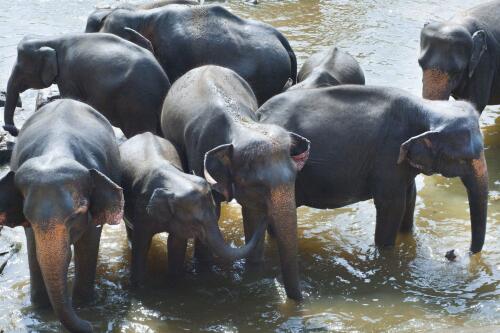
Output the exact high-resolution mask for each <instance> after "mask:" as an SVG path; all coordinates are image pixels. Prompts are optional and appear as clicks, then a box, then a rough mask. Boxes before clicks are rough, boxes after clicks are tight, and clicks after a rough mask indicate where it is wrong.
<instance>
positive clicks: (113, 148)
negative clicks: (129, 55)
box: [0, 99, 123, 332]
mask: <svg viewBox="0 0 500 333" xmlns="http://www.w3.org/2000/svg"><path fill="white" fill-rule="evenodd" d="M119 163H120V154H119V151H118V147H117V145H116V140H115V136H114V133H113V128H112V127H111V125H110V124H109V122H108V121H107V120H106V119H105V118H104V117H103V116H102V115H101V114H100V113H99V112H97V111H96V110H94V109H93V108H91V107H90V106H88V105H86V104H83V103H81V102H77V101H73V100H67V99H62V100H58V101H54V102H52V103H50V104H48V105H46V106H45V107H43V108H41V109H40V110H39V111H38V112H36V113H35V114H34V115H33V116H31V117H30V118H29V119H28V120H27V121H26V123H25V124H24V127H23V128H22V129H21V131H20V133H19V137H18V139H17V143H16V145H15V147H14V151H13V152H12V159H11V162H10V169H11V171H10V172H9V173H8V174H7V175H6V176H4V177H3V178H2V179H1V180H0V225H6V226H9V227H16V226H21V225H22V226H24V227H25V233H26V239H27V247H28V262H29V269H30V281H31V301H32V303H33V305H35V306H46V305H49V304H50V305H52V308H53V310H54V312H55V313H56V315H57V316H58V317H59V320H60V321H61V323H62V324H63V325H64V326H65V327H66V328H67V329H68V330H69V331H71V332H92V327H91V325H90V323H88V322H87V321H84V320H82V319H80V318H79V317H78V316H77V315H76V314H75V311H74V310H73V307H72V301H71V298H70V296H69V294H68V283H67V275H68V266H69V263H70V261H71V245H74V253H75V281H74V283H73V297H72V299H73V300H76V301H78V302H84V301H90V300H92V299H93V291H94V279H95V273H96V262H97V253H98V251H99V240H100V237H101V230H102V228H100V227H99V226H101V225H103V224H105V223H109V224H117V223H119V222H120V221H121V219H122V214H123V193H122V189H121V188H120V187H119V186H118V185H117V183H118V184H119V183H120V164H119ZM49 301H50V303H49Z"/></svg>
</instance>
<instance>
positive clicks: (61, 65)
mask: <svg viewBox="0 0 500 333" xmlns="http://www.w3.org/2000/svg"><path fill="white" fill-rule="evenodd" d="M144 42H145V43H147V44H149V45H150V43H149V41H147V40H144ZM145 46H147V45H145ZM53 83H56V84H57V86H58V87H59V92H60V94H61V96H62V97H65V98H74V99H77V100H81V101H83V102H85V103H87V104H89V105H91V106H92V107H94V108H95V109H97V110H98V111H99V112H101V113H102V114H103V115H104V116H105V117H107V118H108V119H109V121H110V122H111V124H113V125H114V126H116V127H119V128H120V129H121V130H122V131H123V133H124V134H125V136H127V137H130V136H133V135H135V134H138V133H142V132H145V131H152V132H156V131H157V130H159V127H160V126H159V120H160V114H161V107H162V104H163V99H164V98H165V95H166V94H167V92H168V89H169V88H170V82H169V80H168V78H167V75H166V74H165V72H163V69H162V68H161V66H160V65H159V64H158V62H157V61H156V59H155V57H154V56H153V54H152V53H151V52H149V51H147V50H146V49H144V48H142V47H139V46H137V45H135V44H133V43H131V42H128V41H126V40H123V39H121V38H119V37H116V36H114V35H110V34H100V33H99V34H75V35H68V36H60V37H54V38H35V37H25V38H24V39H23V40H22V41H21V42H20V43H19V45H18V47H17V61H16V63H15V65H14V69H13V71H12V74H11V75H10V78H9V82H8V84H7V100H6V102H5V114H4V119H5V126H4V128H5V130H7V131H9V132H10V133H11V134H12V135H17V128H16V127H15V125H14V118H13V116H14V111H15V108H16V102H17V100H18V98H19V94H20V93H22V92H23V91H25V90H27V89H30V88H33V89H42V88H47V87H49V86H50V85H52V84H53Z"/></svg>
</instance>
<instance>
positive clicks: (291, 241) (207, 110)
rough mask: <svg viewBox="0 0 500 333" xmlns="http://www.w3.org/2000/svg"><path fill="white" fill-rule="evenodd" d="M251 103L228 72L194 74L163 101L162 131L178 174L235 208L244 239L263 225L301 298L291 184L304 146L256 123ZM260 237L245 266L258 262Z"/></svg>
mask: <svg viewBox="0 0 500 333" xmlns="http://www.w3.org/2000/svg"><path fill="white" fill-rule="evenodd" d="M256 109H257V101H256V99H255V96H254V94H253V92H252V89H251V88H250V86H249V85H248V84H247V83H246V82H245V81H244V80H243V79H242V78H241V77H240V76H239V75H238V74H236V73H235V72H233V71H232V70H230V69H226V68H222V67H218V66H203V67H199V68H196V69H193V70H191V71H189V72H188V73H186V74H185V75H184V76H182V77H181V78H180V79H179V80H177V81H176V82H175V83H174V84H173V85H172V89H171V90H170V93H169V94H168V95H167V98H166V99H165V104H164V106H163V112H162V120H161V123H162V130H163V132H164V133H165V134H166V137H167V138H168V139H169V140H170V141H171V142H172V143H173V144H174V146H175V147H176V148H177V150H178V151H179V155H180V157H181V161H182V163H183V168H184V170H185V171H189V172H190V171H194V173H195V174H197V175H204V176H205V179H206V180H207V181H208V182H209V183H210V184H211V186H212V189H213V190H214V196H215V198H216V202H217V204H220V202H222V201H228V202H229V201H231V200H232V199H233V198H235V199H236V200H237V201H238V202H239V203H240V204H241V205H242V213H243V223H244V229H245V239H246V241H247V243H248V242H250V240H251V239H252V235H254V233H255V230H260V229H259V228H260V227H261V226H262V225H264V226H267V225H269V226H270V227H272V229H273V230H274V233H275V235H276V241H277V243H278V249H279V253H280V261H281V268H282V274H283V280H284V285H285V289H286V292H287V295H288V296H289V297H291V298H294V299H300V298H301V293H300V287H299V274H298V264H297V213H296V207H295V198H294V197H295V196H294V193H295V190H294V186H295V177H296V174H297V172H298V171H299V170H300V169H301V168H302V166H303V164H304V162H305V161H306V160H307V154H308V151H309V142H308V141H307V140H306V139H304V138H303V137H300V136H298V135H296V134H294V133H290V132H287V131H285V130H284V129H283V128H281V127H279V126H275V125H266V124H259V123H258V122H257V117H256V114H255V111H256ZM263 245H264V237H261V239H260V240H259V244H258V247H257V249H256V250H255V251H254V252H253V253H252V255H251V256H250V257H249V258H248V259H247V262H260V261H261V260H262V256H263Z"/></svg>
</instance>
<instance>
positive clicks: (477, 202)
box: [462, 153, 488, 253]
mask: <svg viewBox="0 0 500 333" xmlns="http://www.w3.org/2000/svg"><path fill="white" fill-rule="evenodd" d="M472 169H473V173H472V174H471V175H468V176H464V177H462V182H463V184H464V186H465V188H466V189H467V195H468V198H469V208H470V221H471V231H472V241H471V245H470V251H471V252H472V253H476V252H480V251H481V249H482V248H483V244H484V237H485V234H486V219H487V212H488V168H487V166H486V160H485V158H484V153H481V157H480V158H479V159H477V160H473V162H472Z"/></svg>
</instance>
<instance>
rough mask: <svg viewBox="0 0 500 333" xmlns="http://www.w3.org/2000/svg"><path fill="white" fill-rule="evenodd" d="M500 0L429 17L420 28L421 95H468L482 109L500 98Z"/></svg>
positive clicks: (459, 96)
mask: <svg viewBox="0 0 500 333" xmlns="http://www.w3.org/2000/svg"><path fill="white" fill-rule="evenodd" d="M499 16H500V1H491V2H487V3H485V4H482V5H479V6H476V7H474V8H471V9H469V10H467V11H466V12H463V13H461V14H459V15H457V16H455V17H453V18H452V19H450V20H449V21H445V22H433V23H427V24H426V25H425V26H424V27H423V29H422V31H421V34H420V57H419V59H418V62H419V64H420V67H421V68H422V71H423V80H422V82H423V89H422V96H423V97H424V98H427V99H431V100H448V99H449V98H450V96H453V97H454V98H455V99H464V100H467V101H469V102H471V103H472V104H473V105H474V106H475V107H476V109H477V110H478V112H479V113H481V112H482V111H483V110H484V108H485V107H486V105H494V104H500V42H499V41H500V22H499V21H498V17H499Z"/></svg>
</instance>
